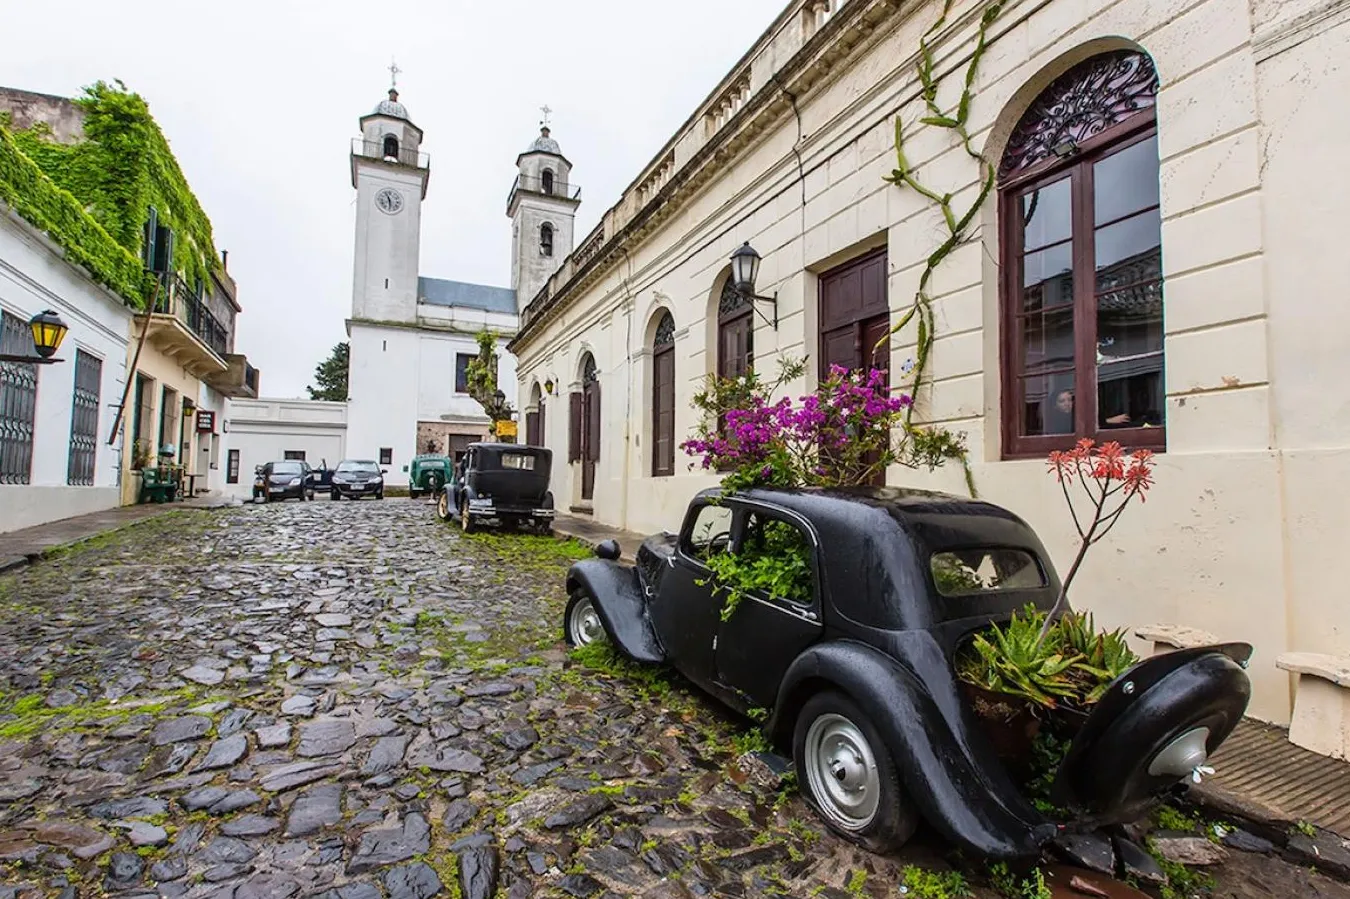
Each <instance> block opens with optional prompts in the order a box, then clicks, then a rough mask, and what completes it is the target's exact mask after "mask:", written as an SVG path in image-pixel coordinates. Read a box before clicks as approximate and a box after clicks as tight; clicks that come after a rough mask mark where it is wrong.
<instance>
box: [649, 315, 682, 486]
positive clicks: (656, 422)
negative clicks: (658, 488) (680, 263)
mask: <svg viewBox="0 0 1350 899" xmlns="http://www.w3.org/2000/svg"><path fill="white" fill-rule="evenodd" d="M667 320H669V322H670V327H669V332H670V336H669V337H668V338H666V339H664V342H662V343H655V341H653V344H654V345H653V346H652V477H654V478H669V477H674V475H675V362H676V360H675V336H674V329H675V317H674V316H672V315H671V314H670V311H669V310H667V311H666V312H665V313H663V314H662V316H661V319H660V321H659V322H658V323H657V327H656V331H657V336H656V338H655V340H663V334H662V329H663V327H664V326H665V325H666V322H667ZM667 358H669V360H670V362H669V363H668V364H669V366H670V380H669V382H665V381H662V380H660V378H659V377H658V376H657V372H658V371H659V368H660V366H661V365H663V364H667V363H666V360H667ZM663 387H666V388H668V389H669V395H670V432H669V435H668V436H669V443H668V444H667V447H666V453H665V454H664V456H663V454H662V452H661V439H662V431H661V390H662V388H663Z"/></svg>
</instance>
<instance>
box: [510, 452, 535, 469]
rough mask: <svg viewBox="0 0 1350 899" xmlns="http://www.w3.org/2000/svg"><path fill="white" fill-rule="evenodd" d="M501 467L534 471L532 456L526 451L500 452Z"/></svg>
mask: <svg viewBox="0 0 1350 899" xmlns="http://www.w3.org/2000/svg"><path fill="white" fill-rule="evenodd" d="M502 468H511V469H515V470H516V471H534V456H531V455H528V454H526V453H502Z"/></svg>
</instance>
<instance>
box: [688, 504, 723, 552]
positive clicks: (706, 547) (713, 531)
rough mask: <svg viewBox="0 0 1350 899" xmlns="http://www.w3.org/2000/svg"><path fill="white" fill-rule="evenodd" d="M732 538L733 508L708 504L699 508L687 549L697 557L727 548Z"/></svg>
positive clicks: (690, 532)
mask: <svg viewBox="0 0 1350 899" xmlns="http://www.w3.org/2000/svg"><path fill="white" fill-rule="evenodd" d="M730 539H731V510H730V509H728V508H727V507H726V506H715V505H707V506H703V507H701V508H700V509H699V510H698V514H697V515H696V516H695V518H694V524H693V527H692V528H691V529H690V531H689V543H688V545H687V546H686V547H685V549H686V551H687V552H688V553H689V554H690V555H692V556H693V557H694V558H696V559H705V558H707V557H708V556H709V555H710V554H712V553H715V552H721V551H723V550H725V549H726V548H727V542H728V541H729V540H730Z"/></svg>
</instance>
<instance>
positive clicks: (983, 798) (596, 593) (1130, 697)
mask: <svg viewBox="0 0 1350 899" xmlns="http://www.w3.org/2000/svg"><path fill="white" fill-rule="evenodd" d="M775 534H776V535H777V536H776V537H775V538H774V539H782V535H783V534H788V535H789V536H790V537H791V539H794V540H799V541H801V545H802V547H803V548H804V553H803V554H804V556H805V557H806V558H807V559H809V574H808V576H807V579H809V583H805V584H798V585H794V586H793V588H792V589H793V590H794V591H795V595H794V596H793V597H791V598H785V597H781V596H772V595H767V594H764V593H759V594H755V593H751V594H750V596H749V597H748V598H743V599H742V600H741V601H740V602H739V604H738V605H737V606H736V607H735V608H734V610H733V612H732V613H731V614H730V616H729V617H728V618H727V619H726V620H723V616H722V614H721V612H722V608H723V599H722V594H721V593H720V592H715V591H714V587H713V584H712V582H711V579H710V574H711V571H710V569H709V568H708V567H707V566H706V565H705V564H704V561H703V560H705V559H707V558H709V557H710V555H711V554H714V553H722V552H732V553H740V552H746V551H752V550H753V548H754V547H755V546H756V544H759V543H761V542H762V541H764V540H765V539H767V538H768V537H770V536H773V535H775ZM596 554H597V556H598V558H594V559H587V560H584V561H581V562H578V563H576V564H575V565H574V566H573V567H572V569H571V570H570V572H569V573H568V576H567V589H568V593H569V599H568V604H567V609H566V612H565V619H564V622H565V623H564V633H565V636H566V638H567V640H568V642H569V643H571V644H573V645H576V644H584V643H590V642H593V641H597V640H604V639H608V640H610V641H612V642H613V644H615V645H616V646H617V648H618V649H619V650H620V651H621V652H622V653H623V654H625V655H627V656H628V657H629V658H631V659H633V660H635V661H638V662H646V663H664V664H668V665H672V666H673V667H675V668H676V669H678V670H679V671H680V672H681V673H682V674H684V675H685V676H686V677H687V678H688V679H689V680H691V681H693V682H694V683H695V684H697V685H698V686H700V687H702V688H703V689H705V690H707V691H708V692H709V693H711V694H712V695H713V696H714V697H716V698H717V699H719V700H721V701H722V702H723V703H725V704H726V705H728V706H730V707H731V708H733V709H735V710H737V711H739V712H742V713H747V712H749V711H751V710H753V709H756V708H760V709H765V710H769V715H768V717H767V719H766V720H765V724H764V727H765V729H766V733H767V735H768V736H769V737H770V739H771V740H772V741H773V743H774V744H775V746H776V747H778V748H779V749H780V750H783V751H785V752H790V754H791V756H792V759H793V761H794V763H795V766H796V769H797V773H798V782H799V783H800V784H801V787H802V789H803V793H804V795H805V796H806V798H807V799H808V801H810V802H811V803H812V805H813V806H814V807H815V808H816V809H817V811H818V812H819V813H820V814H821V816H822V817H823V818H824V819H825V821H826V822H827V823H828V824H829V825H830V827H831V828H833V829H834V830H836V831H837V832H839V833H840V834H841V835H843V836H844V837H846V838H848V839H851V840H853V841H854V842H857V843H859V844H861V845H863V846H866V847H868V848H870V849H873V850H874V851H887V850H890V849H893V848H895V847H897V846H899V845H900V844H902V843H904V842H905V841H906V840H907V839H908V838H909V836H910V835H911V834H912V833H913V831H914V829H915V827H916V826H917V824H918V823H919V821H920V820H921V819H922V820H925V821H927V822H928V823H929V824H930V825H931V826H932V827H934V828H935V829H936V830H937V831H938V832H939V833H941V834H942V835H943V836H945V837H946V838H947V839H949V840H951V841H953V842H954V843H955V844H957V845H958V846H960V847H963V848H965V849H967V850H969V851H971V852H974V853H976V854H978V855H983V856H986V857H991V858H1016V857H1022V856H1031V855H1035V854H1036V853H1037V852H1038V851H1039V850H1040V848H1041V847H1042V846H1044V845H1045V844H1046V843H1047V842H1049V841H1051V840H1052V839H1054V838H1056V837H1058V836H1062V835H1065V834H1066V833H1073V832H1076V831H1088V830H1093V829H1095V828H1097V827H1100V826H1103V825H1107V824H1112V823H1121V822H1124V821H1128V820H1132V819H1135V818H1137V817H1138V816H1139V815H1141V814H1142V813H1143V812H1144V811H1146V810H1147V809H1148V807H1149V806H1151V805H1152V804H1153V803H1155V802H1156V801H1157V799H1158V798H1159V797H1161V796H1162V795H1163V794H1165V793H1167V792H1169V791H1171V790H1173V789H1175V788H1176V787H1177V786H1178V785H1179V783H1180V782H1182V781H1183V780H1185V779H1186V778H1188V777H1195V778H1198V777H1199V774H1200V773H1201V771H1200V766H1202V765H1203V764H1204V763H1205V760H1206V759H1207V758H1208V757H1209V756H1210V755H1211V754H1212V753H1213V752H1214V750H1215V749H1216V748H1217V747H1218V746H1219V744H1220V743H1221V742H1222V741H1223V740H1224V739H1225V738H1226V737H1227V736H1228V734H1229V733H1230V732H1231V731H1232V729H1233V728H1234V727H1235V726H1236V725H1237V723H1238V720H1239V719H1240V718H1241V716H1242V714H1243V713H1244V711H1245V710H1246V707H1247V702H1248V699H1249V697H1250V684H1249V682H1248V679H1247V676H1246V674H1245V672H1244V671H1243V669H1244V668H1245V667H1246V662H1247V659H1248V657H1249V656H1250V654H1251V646H1250V645H1247V644H1236V643H1235V644H1223V645H1217V646H1209V647H1204V648H1200V649H1190V650H1182V651H1178V652H1174V653H1170V654H1167V655H1162V656H1157V657H1154V658H1151V659H1148V660H1146V661H1143V662H1140V663H1138V664H1137V665H1135V666H1134V667H1132V668H1131V669H1129V670H1128V671H1127V672H1126V673H1125V674H1124V675H1122V676H1121V677H1120V678H1118V679H1117V680H1116V681H1114V682H1113V683H1112V685H1111V686H1110V688H1109V689H1108V691H1107V692H1106V694H1105V695H1104V696H1103V697H1102V698H1101V699H1100V700H1099V701H1098V702H1097V704H1096V705H1095V706H1094V707H1093V710H1092V712H1091V713H1090V714H1089V715H1087V716H1086V720H1085V721H1081V722H1080V726H1079V728H1078V729H1077V733H1076V736H1075V737H1074V739H1073V742H1072V745H1071V748H1070V750H1069V752H1068V755H1067V756H1066V757H1065V759H1064V761H1063V762H1062V763H1061V764H1060V766H1059V769H1058V774H1057V777H1056V781H1055V786H1054V793H1053V794H1052V799H1054V800H1055V801H1056V804H1057V805H1060V806H1061V807H1063V808H1066V809H1070V810H1071V814H1070V815H1067V816H1065V819H1064V820H1058V819H1054V820H1052V819H1050V818H1048V817H1047V816H1045V815H1043V814H1042V813H1041V812H1039V811H1037V808H1036V807H1035V806H1034V805H1033V804H1032V802H1031V801H1030V800H1029V798H1028V797H1027V796H1026V795H1025V793H1024V792H1023V790H1022V788H1021V787H1019V786H1018V783H1017V780H1016V779H1015V778H1014V777H1013V776H1012V775H1011V774H1010V771H1009V768H1008V766H1007V765H1006V764H1005V763H1004V760H1003V758H1001V757H1000V755H999V754H998V753H997V752H996V750H995V747H994V745H993V741H992V739H991V736H990V732H988V731H986V730H985V725H984V723H983V722H982V720H981V719H980V718H978V717H977V716H976V714H975V712H974V709H973V706H972V703H971V701H970V700H969V699H968V694H967V693H966V692H965V691H964V690H963V689H962V685H961V684H960V683H959V682H958V677H957V675H956V670H955V667H954V660H955V658H956V656H957V653H958V651H959V650H960V649H961V648H962V647H963V645H964V644H965V643H966V641H967V640H968V638H970V637H972V636H973V634H974V633H975V632H977V631H979V630H981V629H983V628H985V627H987V626H988V625H989V624H990V623H992V622H1004V621H1007V620H1008V619H1009V618H1010V617H1011V615H1012V614H1013V613H1014V612H1015V611H1018V610H1020V609H1022V608H1024V607H1025V606H1026V605H1028V604H1030V605H1032V606H1034V607H1036V608H1037V609H1041V610H1047V609H1049V608H1050V607H1051V606H1052V605H1053V604H1054V600H1055V597H1056V595H1057V594H1058V590H1059V579H1058V577H1057V576H1056V574H1055V571H1054V568H1053V566H1052V565H1051V563H1050V559H1049V557H1048V555H1047V554H1046V552H1045V548H1044V547H1043V546H1042V545H1041V542H1040V540H1039V539H1038V538H1037V537H1036V534H1035V533H1034V532H1033V531H1032V529H1031V528H1030V527H1029V526H1028V525H1027V524H1026V523H1025V522H1023V521H1022V520H1021V519H1020V518H1018V517H1017V516H1015V515H1013V514H1012V513H1010V512H1008V511H1006V510H1004V509H1002V508H999V507H997V506H994V505H991V504H989V503H986V502H980V501H976V500H970V499H964V498H959V497H953V496H948V495H944V494H937V493H927V492H916V491H905V490H899V489H896V488H856V489H849V490H801V491H781V490H752V491H747V492H744V493H737V494H734V495H725V496H724V495H722V494H721V493H720V492H719V491H717V490H708V491H704V492H703V493H700V494H698V495H697V496H696V497H695V498H694V500H693V501H692V502H691V504H690V506H689V510H688V513H687V515H686V518H685V521H684V526H683V528H682V529H681V531H680V533H679V534H678V535H671V534H661V535H658V536H653V537H650V538H648V539H647V540H646V541H645V542H644V543H643V544H642V546H641V548H640V549H639V551H638V554H637V559H636V565H635V566H629V565H626V564H621V563H620V562H619V561H618V558H619V548H618V545H617V544H615V543H613V542H612V541H607V542H606V543H603V544H601V545H600V546H598V547H597V549H596ZM953 563H959V565H960V566H962V570H963V571H966V572H977V573H978V576H977V577H976V578H974V579H971V578H966V579H955V580H953V579H952V578H950V577H947V576H944V575H945V573H947V572H949V571H950V570H951V566H952V565H953Z"/></svg>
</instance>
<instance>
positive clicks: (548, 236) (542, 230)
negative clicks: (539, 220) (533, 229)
mask: <svg viewBox="0 0 1350 899" xmlns="http://www.w3.org/2000/svg"><path fill="white" fill-rule="evenodd" d="M539 252H540V253H542V254H543V255H545V256H552V255H553V226H552V225H550V224H549V223H548V222H545V223H544V224H542V225H540V226H539Z"/></svg>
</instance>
